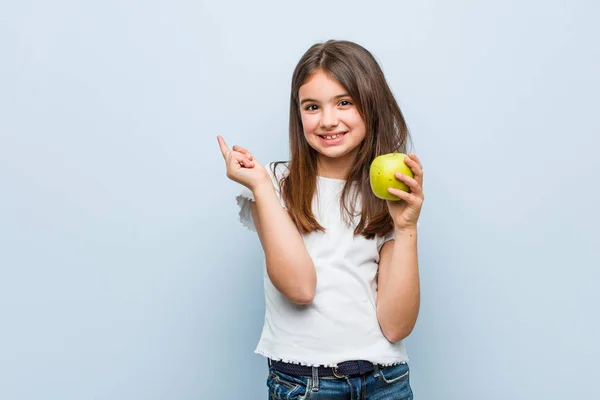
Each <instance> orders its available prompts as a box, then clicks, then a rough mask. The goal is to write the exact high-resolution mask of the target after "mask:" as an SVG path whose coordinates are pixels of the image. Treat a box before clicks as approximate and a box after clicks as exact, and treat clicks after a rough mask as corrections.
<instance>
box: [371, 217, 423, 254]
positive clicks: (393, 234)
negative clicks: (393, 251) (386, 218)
mask: <svg viewBox="0 0 600 400" xmlns="http://www.w3.org/2000/svg"><path fill="white" fill-rule="evenodd" d="M419 225H421V224H420V222H418V221H417V228H418V227H419ZM395 238H396V231H395V230H394V229H392V230H390V231H389V233H388V234H386V235H385V236H384V237H383V239H380V240H381V243H380V244H379V248H378V250H379V251H381V248H382V247H383V245H384V244H385V243H386V242H389V241H390V240H394V239H395Z"/></svg>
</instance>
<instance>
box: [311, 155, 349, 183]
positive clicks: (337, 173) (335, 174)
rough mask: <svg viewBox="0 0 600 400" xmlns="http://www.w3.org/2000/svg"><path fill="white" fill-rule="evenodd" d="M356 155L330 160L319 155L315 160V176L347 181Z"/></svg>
mask: <svg viewBox="0 0 600 400" xmlns="http://www.w3.org/2000/svg"><path fill="white" fill-rule="evenodd" d="M355 159H356V154H353V153H352V154H348V155H346V156H344V157H337V158H330V157H325V156H323V155H319V158H318V160H317V174H318V175H319V176H322V177H324V178H332V179H343V180H345V179H347V177H348V173H349V172H350V170H351V169H352V165H353V164H354V162H355Z"/></svg>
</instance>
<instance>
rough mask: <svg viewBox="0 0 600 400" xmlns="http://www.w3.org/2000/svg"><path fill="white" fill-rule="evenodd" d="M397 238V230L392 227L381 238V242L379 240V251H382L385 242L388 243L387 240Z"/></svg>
mask: <svg viewBox="0 0 600 400" xmlns="http://www.w3.org/2000/svg"><path fill="white" fill-rule="evenodd" d="M395 238H396V232H395V231H394V230H393V229H391V230H390V231H389V232H388V233H387V234H386V235H385V236H383V237H382V238H380V239H379V240H380V242H379V246H378V248H377V250H378V251H381V248H382V247H383V245H384V244H386V243H387V242H389V241H390V240H394V239H395Z"/></svg>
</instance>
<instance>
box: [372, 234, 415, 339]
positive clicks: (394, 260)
mask: <svg viewBox="0 0 600 400" xmlns="http://www.w3.org/2000/svg"><path fill="white" fill-rule="evenodd" d="M395 235H396V236H395V240H391V241H389V242H386V243H385V244H384V245H383V246H382V247H381V250H380V258H379V277H378V288H379V289H378V295H377V319H378V321H379V325H380V326H381V331H382V332H383V334H384V336H385V337H386V338H387V339H388V340H389V341H390V342H398V341H400V340H402V339H404V338H406V337H407V336H408V335H409V334H410V333H411V332H412V330H413V329H414V327H415V324H416V322H417V316H418V314H419V307H420V297H421V294H420V289H419V266H418V257H417V230H416V228H414V229H406V230H399V229H396V231H395Z"/></svg>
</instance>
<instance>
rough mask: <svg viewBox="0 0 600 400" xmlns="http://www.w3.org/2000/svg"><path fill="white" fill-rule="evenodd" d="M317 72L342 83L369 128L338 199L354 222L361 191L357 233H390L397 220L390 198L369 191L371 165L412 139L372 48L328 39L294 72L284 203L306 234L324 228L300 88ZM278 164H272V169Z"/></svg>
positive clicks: (403, 148)
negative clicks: (317, 214)
mask: <svg viewBox="0 0 600 400" xmlns="http://www.w3.org/2000/svg"><path fill="white" fill-rule="evenodd" d="M317 71H323V72H325V73H327V74H329V75H330V77H331V78H333V79H335V80H337V81H338V82H339V83H340V84H341V85H342V86H344V88H345V89H346V90H347V91H348V93H349V94H350V96H351V97H352V99H353V100H354V103H355V104H356V107H357V109H358V112H359V113H360V115H361V117H362V119H363V120H364V122H365V127H366V135H365V138H364V140H363V141H362V143H361V144H360V145H359V151H358V154H357V156H356V157H357V159H356V162H355V163H354V164H353V167H352V169H351V170H350V171H349V173H348V176H347V177H346V183H345V186H344V189H343V191H342V196H341V200H340V202H341V209H342V210H343V212H345V217H346V218H345V219H346V221H351V220H352V219H353V217H354V216H356V210H355V204H356V202H355V201H352V200H353V199H354V200H356V197H355V196H356V195H358V194H360V196H361V200H362V209H361V210H360V221H359V222H358V224H357V226H356V228H355V230H354V234H356V235H358V234H361V235H363V236H364V237H365V238H367V239H373V238H374V237H375V236H376V235H384V234H387V233H388V232H389V231H390V230H391V229H392V228H393V221H392V218H391V216H390V215H389V212H388V209H387V204H386V202H385V201H384V200H381V199H378V198H377V197H375V195H374V194H373V192H372V191H371V186H370V182H369V168H370V166H371V162H372V161H373V159H374V158H375V157H377V156H379V155H382V154H387V153H393V152H394V151H397V152H401V153H405V152H406V145H407V141H408V140H409V138H410V137H409V132H408V128H407V126H406V123H405V121H404V116H403V115H402V112H401V111H400V107H399V106H398V103H397V102H396V100H395V98H394V95H393V94H392V91H391V90H390V88H389V86H388V84H387V82H386V79H385V76H384V74H383V71H382V70H381V68H380V66H379V64H378V63H377V61H376V60H375V58H374V57H373V55H372V54H371V53H370V52H369V51H368V50H366V49H365V48H363V47H362V46H360V45H358V44H356V43H352V42H349V41H340V40H329V41H327V42H325V43H318V44H315V45H313V46H312V47H311V48H310V49H308V51H307V52H306V53H305V54H304V55H303V56H302V58H301V59H300V61H299V62H298V65H297V66H296V69H295V70H294V74H293V76H292V91H291V101H290V133H289V135H290V161H289V165H288V168H289V174H287V175H286V176H285V177H284V178H283V179H282V180H281V182H280V185H281V195H282V197H283V199H284V201H285V204H286V207H287V209H288V211H289V213H290V215H291V217H292V219H293V220H294V222H295V223H296V225H297V227H298V229H299V230H300V231H301V232H302V233H305V234H306V233H310V232H313V231H324V230H325V229H324V228H323V227H322V226H321V225H320V224H319V223H318V222H317V220H316V218H315V216H314V214H313V210H312V199H313V197H314V194H315V191H316V185H317V152H316V151H315V150H314V149H313V148H312V147H311V146H310V145H309V144H308V142H307V141H306V139H305V137H304V131H303V127H302V120H301V117H300V105H299V95H298V92H299V90H300V87H301V86H302V85H303V84H304V83H306V82H307V81H308V79H309V78H311V77H312V75H313V74H314V73H315V72H317ZM279 163H280V162H278V163H275V164H274V165H273V172H275V170H276V168H277V165H278V164H279ZM354 183H356V185H357V186H356V190H355V191H353V190H352V185H353V184H354ZM351 193H354V196H351Z"/></svg>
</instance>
